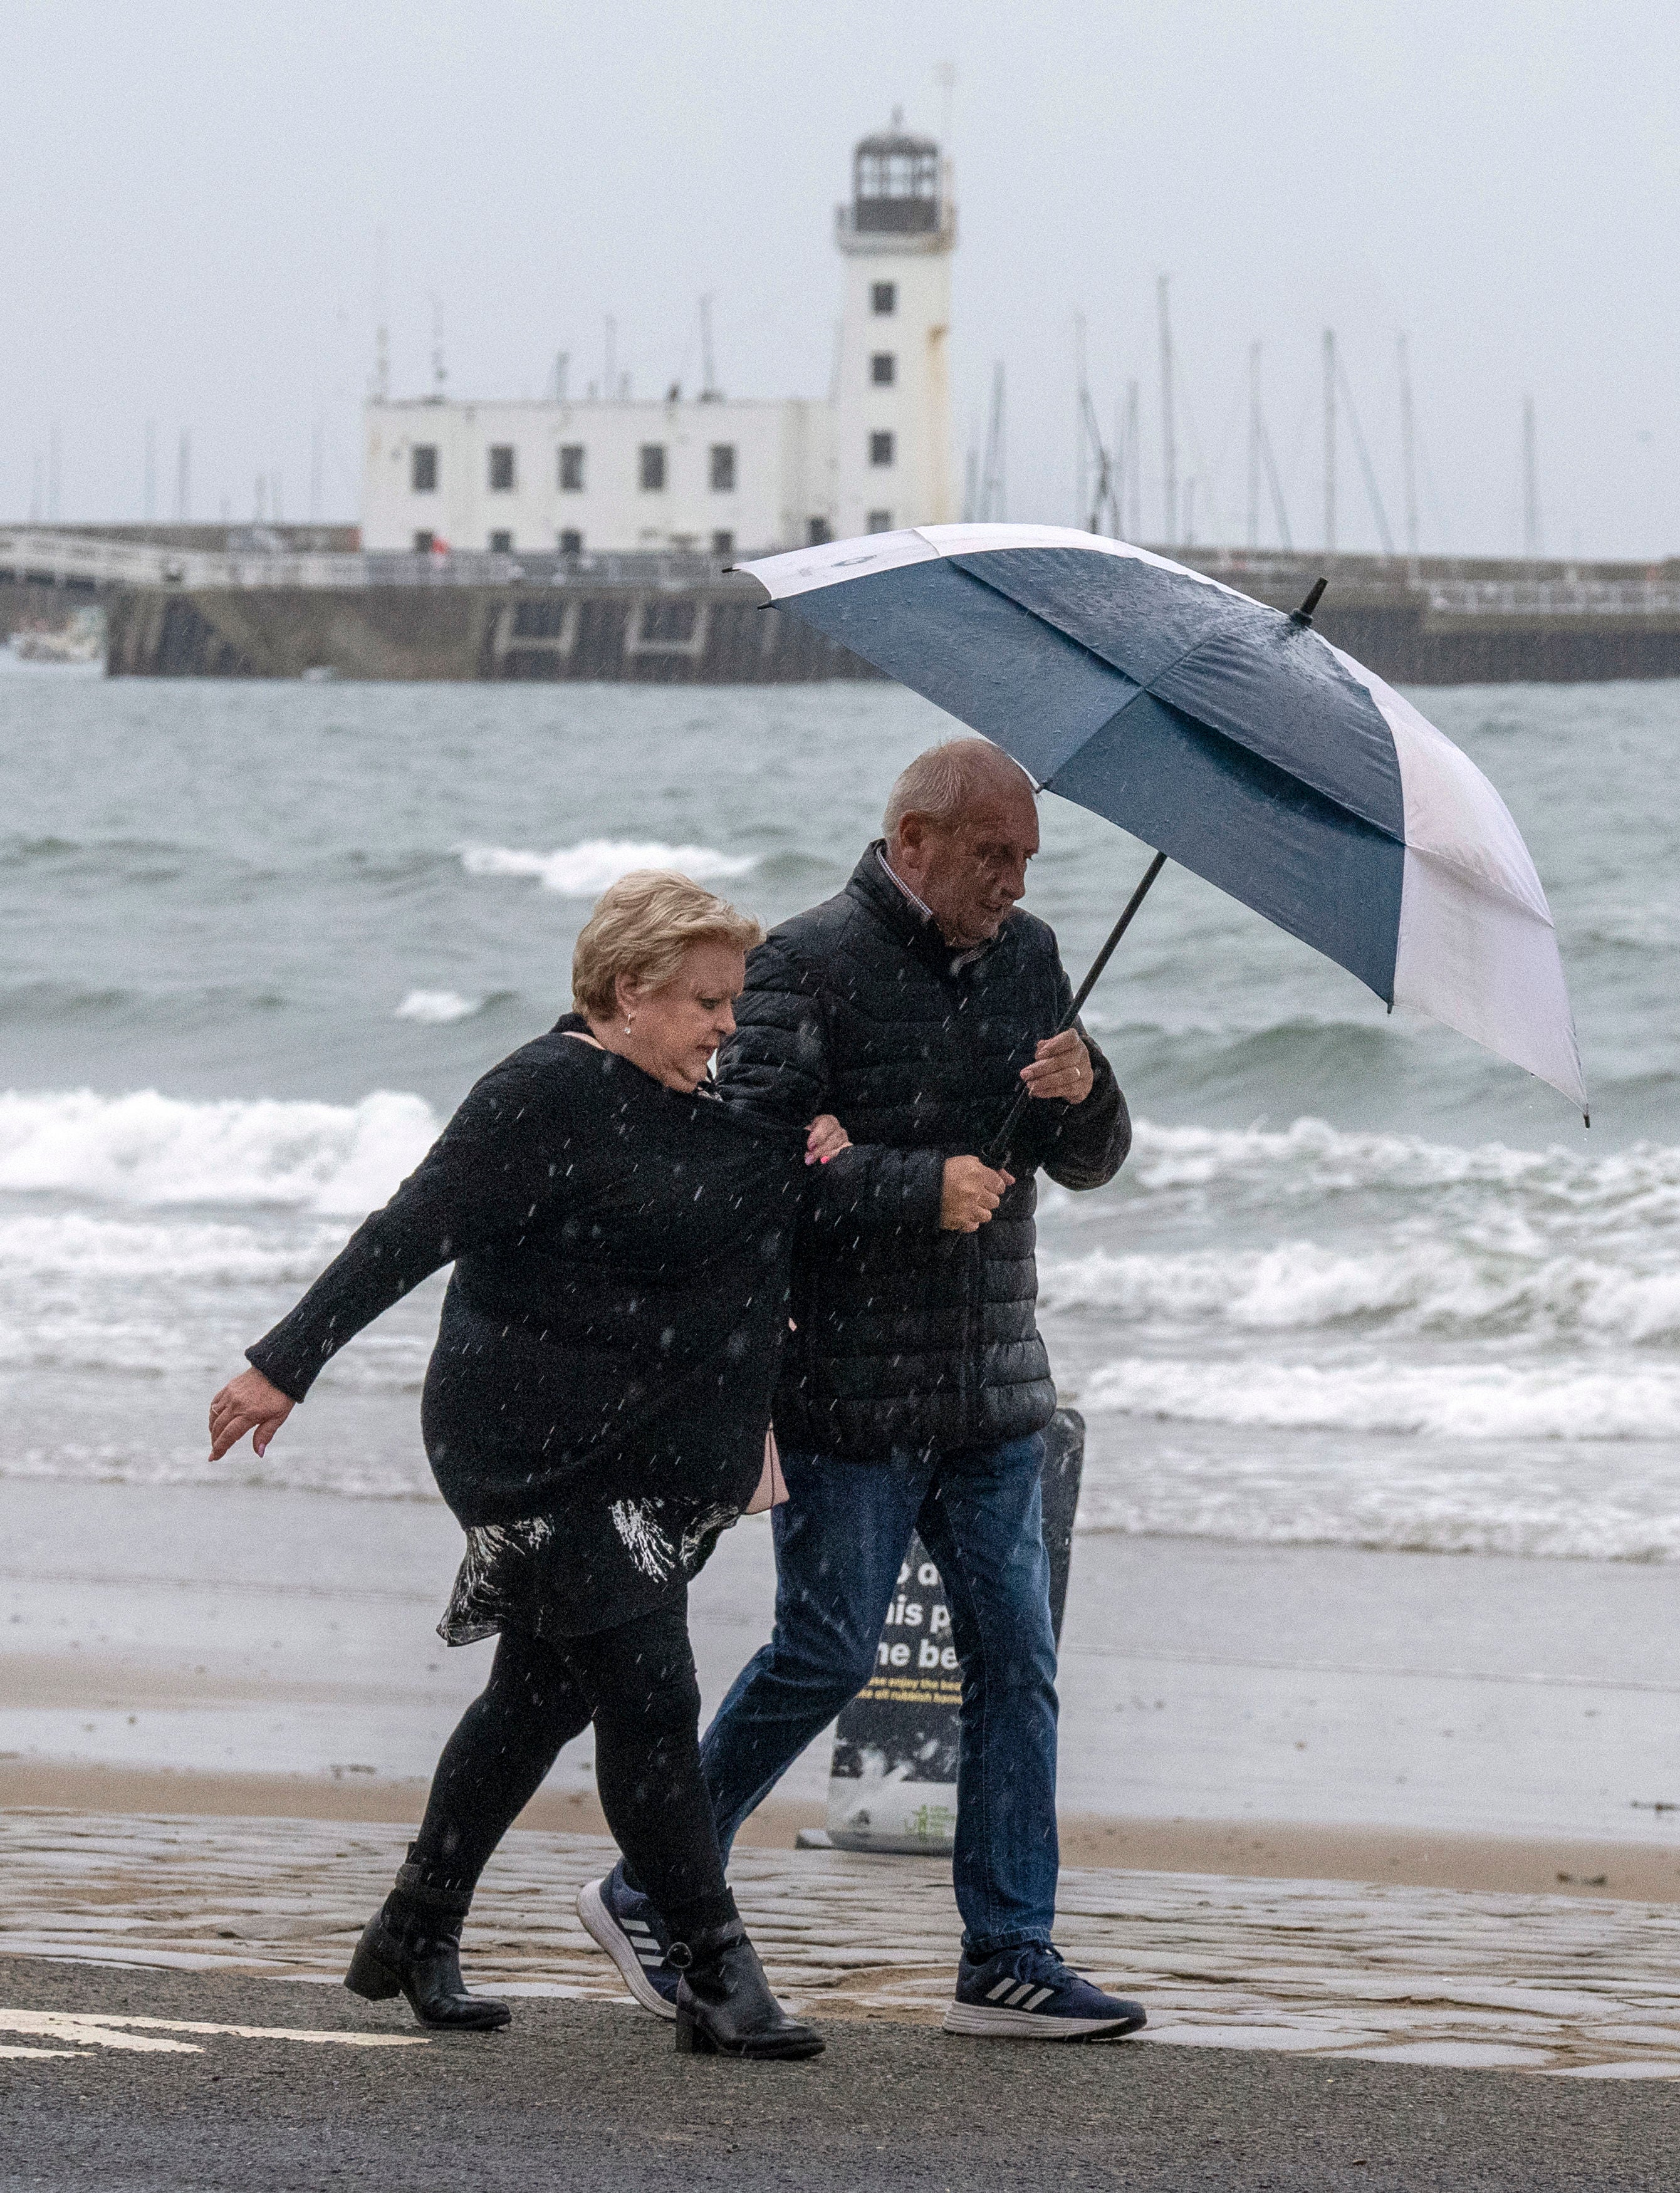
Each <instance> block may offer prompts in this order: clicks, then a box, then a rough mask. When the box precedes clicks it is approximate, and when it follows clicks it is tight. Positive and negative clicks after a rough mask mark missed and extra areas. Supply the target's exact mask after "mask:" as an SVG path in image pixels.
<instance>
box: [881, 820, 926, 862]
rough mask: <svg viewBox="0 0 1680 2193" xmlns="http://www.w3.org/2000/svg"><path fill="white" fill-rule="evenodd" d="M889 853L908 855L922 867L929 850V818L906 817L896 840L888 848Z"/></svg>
mask: <svg viewBox="0 0 1680 2193" xmlns="http://www.w3.org/2000/svg"><path fill="white" fill-rule="evenodd" d="M886 850H887V851H888V852H889V853H894V852H900V851H902V852H905V853H908V854H909V856H910V858H911V860H912V861H914V862H916V863H917V865H918V866H920V862H921V857H922V855H923V854H924V853H925V852H926V850H927V817H926V816H925V815H906V816H904V817H903V820H902V821H901V822H900V823H899V825H898V835H897V839H896V840H895V841H894V842H893V843H892V845H889V846H888V847H887V849H886Z"/></svg>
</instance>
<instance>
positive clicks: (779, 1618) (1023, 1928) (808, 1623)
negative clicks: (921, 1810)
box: [700, 1433, 1058, 1956]
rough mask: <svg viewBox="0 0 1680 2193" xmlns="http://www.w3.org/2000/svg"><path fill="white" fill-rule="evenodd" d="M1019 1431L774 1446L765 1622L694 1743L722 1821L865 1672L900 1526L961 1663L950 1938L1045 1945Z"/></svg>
mask: <svg viewBox="0 0 1680 2193" xmlns="http://www.w3.org/2000/svg"><path fill="white" fill-rule="evenodd" d="M1043 1466H1044V1441H1043V1440H1042V1439H1041V1437H1040V1436H1039V1435H1038V1434H1036V1433H1035V1434H1033V1435H1032V1436H1031V1437H1030V1438H1029V1439H1020V1440H1009V1441H1008V1442H1007V1443H1006V1445H1004V1446H997V1447H991V1448H988V1449H983V1450H981V1451H979V1452H969V1453H966V1454H963V1455H960V1456H954V1457H953V1456H946V1457H941V1456H937V1455H933V1456H911V1455H908V1454H902V1453H895V1454H893V1455H892V1456H890V1457H887V1458H886V1460H883V1461H881V1462H879V1463H857V1462H841V1461H836V1460H835V1459H834V1457H832V1456H829V1455H818V1454H807V1453H800V1452H797V1451H795V1452H789V1453H784V1454H783V1457H782V1469H783V1475H784V1476H785V1477H786V1479H787V1480H788V1499H787V1501H786V1502H785V1503H783V1505H782V1506H781V1507H779V1508H777V1509H775V1510H774V1511H773V1512H772V1515H771V1524H772V1527H773V1529H774V1532H775V1535H776V1628H775V1630H774V1633H773V1634H772V1635H771V1640H770V1642H769V1644H767V1645H766V1646H764V1647H763V1648H762V1649H761V1650H760V1652H756V1653H755V1654H754V1657H753V1658H752V1659H750V1660H749V1661H748V1663H747V1665H746V1666H745V1667H744V1668H743V1669H742V1670H741V1673H740V1674H739V1675H737V1678H736V1680H735V1683H734V1686H733V1688H732V1689H731V1692H730V1693H729V1696H728V1697H727V1698H725V1700H724V1702H723V1703H722V1704H721V1705H720V1707H719V1709H718V1711H717V1715H716V1717H715V1718H714V1721H713V1722H712V1726H710V1728H709V1729H708V1730H707V1732H706V1735H705V1738H704V1741H703V1742H702V1745H701V1753H700V1756H701V1763H702V1766H703V1768H704V1770H705V1775H706V1782H707V1786H708V1789H710V1790H711V1793H712V1806H713V1809H714V1812H715V1813H716V1815H717V1822H718V1840H719V1841H720V1844H721V1845H722V1847H723V1851H724V1855H725V1858H727V1857H728V1854H729V1849H730V1846H731V1843H732V1842H733V1841H734V1839H735V1834H736V1830H737V1829H738V1828H739V1827H740V1825H741V1823H742V1821H743V1820H744V1819H745V1818H746V1817H747V1815H748V1812H751V1811H752V1810H753V1808H754V1806H756V1805H757V1804H759V1803H760V1801H762V1800H763V1799H764V1798H765V1796H767V1795H769V1793H770V1791H771V1789H774V1788H775V1786H776V1784H777V1782H778V1781H779V1780H780V1779H781V1778H782V1776H783V1774H785V1773H786V1772H787V1771H788V1767H789V1766H792V1764H793V1763H794V1760H795V1759H797V1758H798V1757H799V1755H800V1752H802V1751H803V1750H804V1749H805V1748H806V1745H807V1744H809V1743H810V1742H811V1739H812V1738H814V1737H816V1736H818V1735H820V1734H821V1732H822V1731H823V1729H824V1728H826V1727H827V1726H828V1725H829V1722H830V1721H832V1720H833V1719H834V1715H836V1714H837V1713H838V1712H839V1711H840V1708H841V1707H842V1706H843V1705H845V1704H846V1703H847V1701H848V1700H849V1699H851V1698H854V1697H855V1696H856V1695H857V1692H859V1691H860V1690H862V1688H863V1685H864V1684H865V1683H866V1682H868V1681H869V1677H870V1675H872V1674H873V1672H874V1665H875V1646H876V1644H877V1642H878V1640H879V1639H880V1630H881V1624H882V1623H883V1622H884V1621H885V1619H886V1610H887V1607H888V1606H889V1604H890V1603H891V1600H892V1595H893V1592H894V1591H895V1589H897V1583H898V1572H899V1569H900V1567H901V1566H902V1565H903V1560H904V1556H905V1555H906V1553H907V1552H908V1550H909V1543H910V1533H911V1532H912V1531H915V1530H919V1531H920V1533H921V1537H922V1543H924V1544H925V1545H926V1548H927V1550H928V1552H929V1553H930V1554H931V1555H932V1556H933V1558H934V1560H936V1561H937V1563H938V1565H939V1574H940V1577H941V1578H942V1580H943V1583H944V1587H945V1597H946V1600H947V1601H948V1603H949V1606H950V1610H951V1641H952V1642H953V1644H954V1645H955V1646H956V1651H957V1658H958V1659H959V1660H960V1663H961V1666H962V1708H961V1744H960V1756H959V1761H958V1766H957V1824H956V1853H955V1885H956V1898H957V1905H958V1908H959V1910H960V1911H961V1913H962V1918H963V1926H964V1929H965V1932H964V1935H963V1942H964V1946H965V1947H966V1949H967V1950H969V1952H970V1954H971V1955H976V1956H989V1955H992V1954H994V1953H995V1951H997V1950H1003V1949H1007V1948H1009V1947H1011V1946H1012V1944H1016V1943H1018V1942H1047V1941H1048V1940H1049V1939H1050V1935H1051V1927H1052V1923H1053V1921H1054V1917H1055V1910H1056V1874H1057V1866H1058V1851H1057V1843H1056V1640H1055V1635H1054V1633H1053V1631H1052V1629H1051V1624H1050V1563H1049V1559H1048V1557H1047V1555H1046V1553H1045V1550H1044V1525H1043V1510H1042V1507H1041V1501H1040V1495H1039V1479H1040V1474H1041V1470H1042V1469H1043Z"/></svg>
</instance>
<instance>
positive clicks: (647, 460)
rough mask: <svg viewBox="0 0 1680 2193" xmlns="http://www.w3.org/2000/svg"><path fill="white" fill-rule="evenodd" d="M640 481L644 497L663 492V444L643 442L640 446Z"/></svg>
mask: <svg viewBox="0 0 1680 2193" xmlns="http://www.w3.org/2000/svg"><path fill="white" fill-rule="evenodd" d="M640 479H641V485H642V493H643V494H644V495H662V494H663V493H664V491H665V444H663V442H644V443H643V444H642V446H641V459H640Z"/></svg>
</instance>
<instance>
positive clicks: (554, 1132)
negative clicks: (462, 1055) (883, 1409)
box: [246, 1015, 894, 1525]
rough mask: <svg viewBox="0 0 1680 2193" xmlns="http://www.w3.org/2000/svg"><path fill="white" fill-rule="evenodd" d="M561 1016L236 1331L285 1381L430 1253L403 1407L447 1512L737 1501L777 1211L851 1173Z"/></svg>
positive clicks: (768, 1377)
mask: <svg viewBox="0 0 1680 2193" xmlns="http://www.w3.org/2000/svg"><path fill="white" fill-rule="evenodd" d="M584 1026H585V1023H584V1022H582V1020H581V1019H579V1018H577V1017H576V1016H574V1015H568V1016H566V1017H565V1019H563V1020H561V1021H560V1022H559V1024H558V1025H557V1026H556V1027H555V1028H553V1030H552V1031H551V1032H550V1033H549V1034H547V1035H544V1036H539V1037H538V1038H537V1039H536V1042H534V1043H528V1044H526V1045H525V1046H524V1047H523V1048H522V1049H521V1050H519V1051H515V1052H513V1055H512V1056H511V1057H508V1058H505V1059H504V1060H503V1061H502V1063H501V1064H500V1065H499V1066H497V1067H495V1068H492V1069H491V1071H490V1073H489V1074H485V1077H484V1079H482V1080H481V1081H479V1083H478V1084H477V1085H476V1086H475V1087H474V1088H473V1090H472V1091H470V1092H469V1094H468V1095H467V1098H466V1100H465V1102H463V1103H462V1106H461V1108H460V1110H459V1111H458V1112H456V1114H455V1116H454V1118H453V1119H451V1120H450V1123H449V1125H448V1126H447V1127H446V1128H445V1129H444V1132H443V1133H442V1135H441V1136H440V1137H439V1139H438V1141H437V1142H435V1143H434V1144H433V1147H432V1148H431V1149H430V1150H429V1151H428V1152H427V1155H426V1157H425V1158H424V1159H422V1161H421V1165H420V1166H419V1168H418V1169H417V1171H415V1172H413V1173H411V1174H410V1177H409V1178H408V1179H407V1180H405V1181H404V1182H403V1184H402V1186H401V1187H400V1188H398V1191H397V1193H396V1194H395V1195H393V1197H392V1199H391V1200H390V1202H389V1203H387V1205H386V1206H385V1208H384V1209H383V1210H382V1211H375V1212H374V1213H373V1215H372V1217H370V1218H367V1219H365V1220H364V1222H363V1223H362V1224H361V1225H360V1226H359V1227H358V1228H357V1230H356V1232H355V1233H354V1234H353V1235H352V1236H351V1238H350V1240H349V1241H348V1243H347V1245H346V1246H345V1247H344V1249H343V1250H342V1251H341V1253H340V1254H339V1255H338V1256H337V1257H335V1258H334V1260H333V1262H332V1263H330V1265H329V1266H328V1267H327V1268H326V1270H325V1271H324V1272H323V1273H322V1274H321V1276H320V1278H319V1279H318V1280H316V1282H315V1284H314V1285H313V1286H312V1287H311V1288H310V1290H309V1291H308V1293H307V1294H306V1295H305V1296H304V1297H303V1299H302V1301H301V1302H300V1303H298V1305H297V1307H296V1308H295V1309H294V1310H293V1311H292V1312H291V1313H290V1315H289V1316H287V1317H284V1318H283V1319H282V1320H281V1321H280V1322H279V1324H278V1325H277V1326H275V1327H274V1329H273V1331H272V1332H270V1333H268V1334H267V1335H266V1336H265V1337H264V1338H262V1339H261V1340H260V1341H258V1342H257V1343H256V1344H255V1347H253V1348H248V1349H247V1350H246V1354H248V1356H249V1359H250V1360H251V1361H252V1362H253V1363H254V1364H255V1366H256V1367H257V1369H258V1370H259V1371H261V1372H262V1373H263V1374H264V1376H265V1377H267V1378H269V1379H271V1380H272V1382H273V1383H274V1384H275V1385H277V1386H278V1388H279V1389H280V1390H281V1392H282V1393H284V1394H290V1396H291V1397H292V1399H293V1400H302V1399H303V1397H304V1395H305V1394H307V1392H308V1390H309V1388H310V1385H311V1383H312V1381H313V1379H314V1378H315V1377H316V1375H317V1374H318V1371H320V1369H321V1367H322V1366H323V1365H324V1364H325V1363H326V1362H327V1361H328V1360H330V1357H332V1356H333V1355H334V1354H336V1353H337V1351H338V1349H340V1348H342V1347H343V1346H344V1344H345V1343H346V1342H347V1340H350V1339H351V1338H353V1336H354V1335H355V1334H356V1333H358V1332H359V1331H361V1329H362V1328H363V1326H365V1325H367V1324H369V1323H370V1321H371V1320H373V1319H374V1318H376V1317H377V1316H378V1315H379V1314H380V1312H381V1310H384V1309H388V1308H390V1306H391V1304H392V1303H394V1302H396V1301H398V1299H399V1298H400V1297H402V1296H404V1295H405V1294H406V1293H408V1291H409V1290H410V1288H411V1287H415V1286H417V1285H419V1283H420V1282H421V1280H423V1279H425V1278H426V1277H427V1275H428V1274H431V1273H433V1272H435V1271H437V1270H438V1269H439V1267H440V1266H442V1265H444V1264H447V1263H451V1262H452V1263H454V1265H455V1271H454V1274H453V1276H452V1277H451V1279H450V1285H449V1290H448V1292H447V1293H446V1294H445V1296H444V1309H443V1317H442V1320H441V1324H440V1326H439V1334H438V1344H437V1347H436V1348H435V1349H434V1350H433V1356H432V1360H431V1365H430V1367H429V1369H428V1370H427V1377H426V1388H425V1394H424V1398H423V1400H422V1403H421V1426H422V1429H423V1433H424V1436H425V1440H426V1452H427V1456H428V1457H429V1458H430V1460H431V1463H432V1468H433V1472H434V1474H435V1475H436V1477H437V1480H438V1485H439V1490H440V1491H441V1492H442V1493H443V1496H444V1499H445V1500H446V1501H447V1502H448V1503H449V1505H450V1508H451V1509H453V1510H454V1512H455V1514H456V1516H457V1517H458V1518H459V1519H460V1520H461V1521H462V1523H464V1524H469V1525H471V1524H479V1523H506V1522H513V1521H515V1520H519V1518H520V1517H523V1516H529V1515H538V1514H546V1513H549V1512H551V1511H553V1509H556V1508H559V1507H563V1506H565V1505H567V1504H569V1503H571V1502H572V1501H573V1500H575V1499H576V1497H577V1496H578V1495H579V1493H580V1492H583V1493H586V1494H588V1495H590V1496H592V1497H593V1496H599V1497H605V1498H616V1497H622V1495H624V1494H638V1495H643V1494H649V1493H652V1494H657V1495H662V1496H664V1497H668V1498H673V1499H674V1500H676V1501H677V1502H678V1503H683V1502H686V1501H692V1502H694V1503H697V1504H698V1505H704V1504H705V1503H708V1502H719V1503H723V1504H725V1505H729V1506H735V1507H737V1508H744V1507H745V1505H746V1503H747V1502H748V1500H749V1499H750V1497H752V1493H753V1490H754V1486H755V1485H756V1483H757V1480H758V1477H759V1474H760V1469H761V1468H762V1465H763V1459H764V1434H765V1425H766V1424H767V1423H768V1422H769V1418H770V1404H771V1394H772V1393H773V1392H774V1390H775V1386H776V1377H777V1366H778V1361H779V1358H780V1354H781V1348H782V1342H783V1337H784V1336H785V1333H786V1331H787V1314H788V1313H787V1301H788V1263H789V1259H790V1257H791V1255H792V1251H793V1243H794V1228H795V1226H796V1224H797V1222H798V1220H799V1218H800V1212H801V1210H802V1209H804V1208H805V1207H806V1205H807V1204H808V1203H811V1204H814V1205H817V1207H818V1208H821V1207H823V1206H824V1205H826V1206H827V1208H828V1209H829V1211H830V1212H831V1213H832V1214H833V1215H834V1216H836V1217H838V1216H839V1215H840V1211H842V1210H843V1209H847V1208H849V1206H850V1203H851V1196H852V1194H855V1193H856V1192H857V1189H858V1188H860V1187H861V1186H862V1185H863V1183H862V1182H861V1179H860V1178H858V1177H855V1176H854V1174H853V1171H852V1169H851V1168H850V1167H848V1165H847V1164H846V1158H845V1156H844V1155H842V1156H841V1157H840V1158H838V1159H834V1162H833V1163H832V1164H830V1165H827V1166H821V1165H812V1166H811V1167H809V1168H807V1167H806V1164H805V1162H804V1137H803V1135H802V1134H799V1133H790V1132H789V1131H788V1128H787V1127H786V1125H782V1126H779V1127H777V1126H773V1125H770V1124H768V1123H765V1122H760V1121H757V1120H755V1119H754V1117H753V1116H752V1115H751V1114H748V1113H745V1112H743V1110H741V1109H740V1108H734V1107H725V1105H723V1104H722V1103H720V1102H719V1101H718V1100H717V1098H716V1097H714V1096H712V1095H711V1094H710V1093H709V1092H708V1091H697V1092H696V1093H695V1094H694V1095H693V1096H686V1095H684V1094H682V1093H681V1092H680V1091H676V1090H673V1089H668V1088H667V1087H665V1086H664V1085H663V1084H662V1083H661V1082H658V1081H656V1080H654V1079H652V1078H651V1076H650V1075H648V1074H644V1073H642V1072H641V1071H640V1069H639V1068H637V1067H634V1066H632V1065H631V1064H630V1063H629V1062H628V1060H626V1059H622V1058H620V1057H617V1056H616V1055H615V1054H613V1053H612V1052H611V1051H598V1050H596V1049H594V1048H593V1046H592V1045H588V1044H584V1043H579V1042H577V1041H576V1039H574V1037H573V1036H572V1035H571V1034H569V1033H568V1031H570V1030H582V1028H584ZM860 1216H862V1213H860V1212H858V1211H851V1217H852V1218H853V1219H854V1221H855V1220H856V1218H857V1217H860ZM880 1217H881V1220H882V1221H884V1222H886V1223H888V1224H889V1225H890V1224H891V1223H892V1222H893V1218H894V1214H893V1213H892V1211H882V1212H881V1213H880Z"/></svg>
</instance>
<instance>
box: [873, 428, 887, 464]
mask: <svg viewBox="0 0 1680 2193" xmlns="http://www.w3.org/2000/svg"><path fill="white" fill-rule="evenodd" d="M869 462H870V463H871V464H872V465H890V464H891V463H892V429H891V428H890V427H884V428H880V429H878V430H877V431H876V432H874V433H873V434H871V435H870V437H869Z"/></svg>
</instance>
